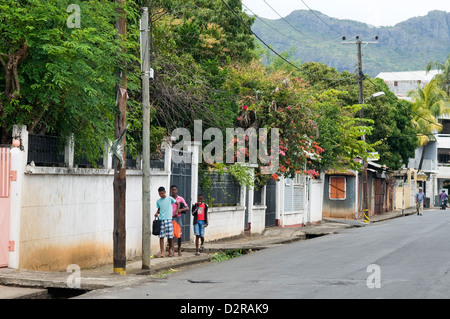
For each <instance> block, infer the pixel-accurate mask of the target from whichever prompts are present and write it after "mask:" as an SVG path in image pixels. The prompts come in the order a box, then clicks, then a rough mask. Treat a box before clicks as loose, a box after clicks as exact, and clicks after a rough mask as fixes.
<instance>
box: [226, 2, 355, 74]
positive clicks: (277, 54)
mask: <svg viewBox="0 0 450 319" xmlns="http://www.w3.org/2000/svg"><path fill="white" fill-rule="evenodd" d="M221 2H222V3H223V4H224V5H225V6H226V7H227V8H228V10H229V11H230V12H231V13H232V14H233V15H234V16H235V17H236V18H237V19H238V20H239V21H240V23H241V24H242V25H243V26H244V27H245V28H246V29H248V30H249V31H250V32H251V33H252V34H253V35H254V36H255V37H256V38H257V39H258V40H259V41H260V42H261V43H262V44H264V45H265V46H266V47H267V48H268V49H269V50H270V51H272V52H273V53H274V54H275V55H276V56H278V57H279V58H280V59H282V60H283V61H284V62H286V63H287V64H289V65H291V66H292V67H294V68H295V69H297V70H298V71H300V72H302V73H305V74H308V75H309V76H311V77H314V78H316V79H320V80H325V81H345V80H349V79H352V78H356V74H354V75H352V76H349V77H345V78H340V79H333V78H324V77H320V76H317V75H315V74H313V73H310V72H308V71H306V70H304V69H302V68H300V67H299V66H297V65H295V64H294V63H292V62H291V61H289V60H287V59H286V58H285V57H283V56H282V55H280V54H279V53H278V52H277V51H275V50H274V49H273V48H272V47H271V46H270V45H268V44H267V43H266V42H265V41H264V40H263V39H261V37H259V36H258V35H257V34H256V33H255V32H253V30H252V29H251V28H250V27H249V26H248V25H247V24H246V23H245V22H244V21H243V20H242V19H241V17H239V15H237V14H236V12H234V10H233V9H232V8H231V7H230V6H229V5H228V4H227V3H226V2H225V1H224V0H221Z"/></svg>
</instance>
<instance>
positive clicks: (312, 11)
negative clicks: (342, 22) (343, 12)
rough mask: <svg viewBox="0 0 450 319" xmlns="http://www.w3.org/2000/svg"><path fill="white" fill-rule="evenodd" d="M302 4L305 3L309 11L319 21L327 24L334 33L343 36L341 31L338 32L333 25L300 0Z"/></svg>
mask: <svg viewBox="0 0 450 319" xmlns="http://www.w3.org/2000/svg"><path fill="white" fill-rule="evenodd" d="M300 1H301V2H303V4H304V5H305V6H306V7H307V8H308V9H309V11H310V12H311V13H312V14H314V15H315V16H316V17H317V19H319V20H320V21H322V22H323V23H325V24H326V25H327V26H328V27H329V28H330V29H332V30H333V31H335V32H336V33H338V34H341V32H340V31H338V30H337V29H335V28H334V27H332V26H331V25H329V24H328V23H327V22H326V21H325V20H323V19H322V18H321V17H319V15H317V13H315V12H314V10H312V9H311V8H310V7H309V6H308V5H307V4H306V3H305V1H303V0H300Z"/></svg>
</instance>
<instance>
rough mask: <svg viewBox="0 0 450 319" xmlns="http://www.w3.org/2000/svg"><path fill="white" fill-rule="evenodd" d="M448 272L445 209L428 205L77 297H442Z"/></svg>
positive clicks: (449, 218) (449, 227) (449, 226)
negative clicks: (417, 211)
mask: <svg viewBox="0 0 450 319" xmlns="http://www.w3.org/2000/svg"><path fill="white" fill-rule="evenodd" d="M370 265H372V266H370ZM368 267H369V269H368ZM368 270H369V272H368ZM449 272H450V210H447V211H440V210H432V211H425V212H424V215H423V216H417V215H411V216H406V217H400V218H396V219H392V220H389V221H384V222H379V223H373V224H370V225H368V226H366V227H360V228H351V229H346V230H344V231H342V232H340V233H338V234H332V235H327V236H323V237H318V238H314V239H309V240H307V241H301V242H296V243H292V244H286V245H283V246H281V247H278V248H270V249H266V250H262V251H258V252H255V253H252V254H249V255H245V256H242V257H238V258H234V259H232V260H228V261H224V262H221V263H211V264H207V265H204V266H197V267H195V268H193V269H188V270H184V271H180V272H177V273H175V274H173V275H170V276H169V277H168V278H165V279H155V280H153V281H152V282H149V283H148V284H145V285H141V286H136V287H128V288H123V289H111V290H101V291H96V292H91V293H88V294H86V295H84V296H82V297H83V298H152V299H153V298H170V299H185V298H186V299H187V298H189V299H191V298H194V299H198V298H211V299H214V298H220V299H229V298H232V299H236V298H239V299H241V298H242V299H247V298H255V299H275V298H277V299H290V298H295V299H300V298H326V299H329V298H333V299H334V298H408V299H410V298H449V297H450V274H449ZM377 278H379V279H380V280H379V281H377ZM368 283H369V286H372V287H374V288H369V287H368ZM378 283H379V284H380V288H377V284H378Z"/></svg>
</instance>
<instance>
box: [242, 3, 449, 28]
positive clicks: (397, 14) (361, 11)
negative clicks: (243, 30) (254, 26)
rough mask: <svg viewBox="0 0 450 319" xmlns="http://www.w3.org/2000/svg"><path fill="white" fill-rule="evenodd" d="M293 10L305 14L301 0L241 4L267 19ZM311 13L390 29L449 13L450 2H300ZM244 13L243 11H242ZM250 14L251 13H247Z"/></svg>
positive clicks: (277, 17)
mask: <svg viewBox="0 0 450 319" xmlns="http://www.w3.org/2000/svg"><path fill="white" fill-rule="evenodd" d="M264 1H266V2H267V3H268V4H269V5H270V6H271V7H272V8H273V9H275V10H276V11H277V12H278V13H279V14H280V15H281V16H283V17H285V16H287V15H289V13H291V12H292V11H294V10H301V9H303V10H308V8H307V7H306V6H305V4H304V3H303V2H302V0H243V1H242V2H243V3H244V4H245V5H246V6H247V7H248V8H249V9H250V10H252V11H253V12H254V13H255V14H257V15H258V16H260V17H263V18H268V19H279V18H280V17H279V16H278V15H277V14H276V13H275V12H274V11H273V10H272V9H271V8H270V7H269V6H268V5H267V4H266V3H265V2H264ZM303 1H304V2H305V3H306V4H307V5H308V7H310V8H311V9H312V10H317V11H320V12H322V13H324V14H326V15H328V16H330V17H333V18H339V19H351V20H356V21H360V22H365V23H368V24H371V25H374V26H377V27H379V26H393V25H395V24H397V23H399V22H401V21H405V20H407V19H409V18H412V17H417V16H424V15H426V14H427V13H428V12H429V11H432V10H442V11H447V12H450V0H303ZM243 9H245V7H243ZM248 13H249V14H250V12H248Z"/></svg>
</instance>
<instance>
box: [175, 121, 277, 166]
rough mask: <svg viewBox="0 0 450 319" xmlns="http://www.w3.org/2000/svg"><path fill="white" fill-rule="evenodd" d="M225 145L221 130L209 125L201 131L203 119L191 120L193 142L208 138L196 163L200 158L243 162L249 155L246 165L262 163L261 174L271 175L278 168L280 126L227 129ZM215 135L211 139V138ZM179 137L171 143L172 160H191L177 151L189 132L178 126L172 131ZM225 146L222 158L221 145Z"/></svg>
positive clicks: (231, 162) (212, 161)
mask: <svg viewBox="0 0 450 319" xmlns="http://www.w3.org/2000/svg"><path fill="white" fill-rule="evenodd" d="M269 133H270V153H269V152H268V146H267V144H268V139H269ZM225 135H226V136H225V144H224V137H223V133H222V131H221V130H220V129H218V128H214V127H212V128H208V129H206V130H205V131H204V132H203V127H202V121H201V120H195V121H194V141H196V142H203V141H211V142H210V143H209V144H207V145H206V146H205V147H204V148H203V150H200V152H199V158H198V162H199V163H201V162H202V160H203V161H205V162H206V163H209V164H212V163H224V160H225V163H227V164H234V163H240V164H243V163H245V160H246V157H247V156H248V159H249V161H248V163H249V164H258V160H259V164H261V166H260V172H261V174H273V173H276V172H277V171H278V166H279V139H280V135H279V129H277V128H271V129H270V132H269V130H268V129H266V128H260V129H258V131H257V130H256V129H255V128H253V127H250V128H248V129H246V130H245V131H244V129H243V128H226V129H225ZM213 137H214V138H213ZM180 138H181V140H180V141H179V142H178V143H177V144H176V145H174V147H173V149H174V150H175V151H176V152H174V154H175V155H174V156H173V158H172V160H173V161H174V162H175V163H181V162H185V163H190V161H191V159H190V156H186V155H179V154H184V153H181V152H177V151H185V150H186V149H185V148H186V146H187V144H189V143H190V142H191V133H190V132H189V130H188V129H186V128H177V129H175V130H174V131H173V132H172V139H173V140H179V139H180ZM224 145H225V159H224V158H223V157H224V152H223V147H224Z"/></svg>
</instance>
